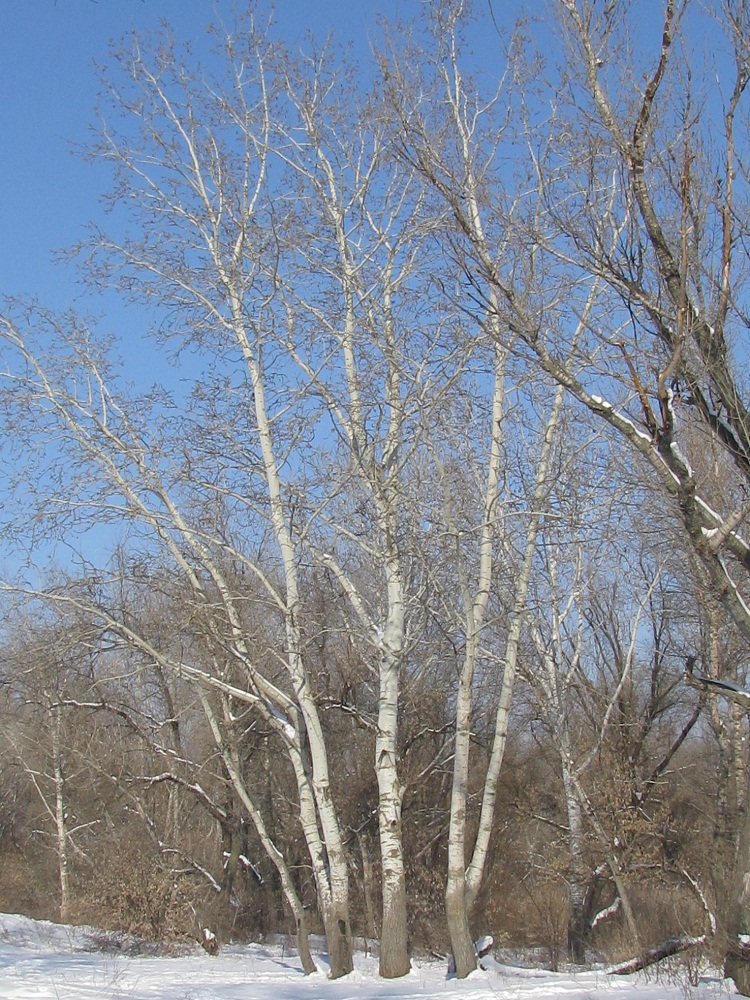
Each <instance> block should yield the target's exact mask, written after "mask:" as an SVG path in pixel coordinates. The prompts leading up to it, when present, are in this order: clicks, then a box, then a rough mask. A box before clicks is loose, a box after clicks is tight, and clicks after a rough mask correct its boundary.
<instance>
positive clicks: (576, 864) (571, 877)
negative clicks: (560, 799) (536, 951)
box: [562, 759, 588, 965]
mask: <svg viewBox="0 0 750 1000" xmlns="http://www.w3.org/2000/svg"><path fill="white" fill-rule="evenodd" d="M562 773H563V788H564V790H565V805H566V811H567V816H568V829H569V831H570V832H569V834H568V859H569V860H568V960H569V961H571V962H574V963H575V964H576V965H583V964H584V963H585V961H586V939H587V937H588V920H587V905H586V870H585V866H584V863H583V812H582V810H581V804H580V802H579V801H578V797H577V795H576V794H575V788H574V787H573V783H572V781H571V780H570V773H569V768H568V761H567V759H563V762H562Z"/></svg>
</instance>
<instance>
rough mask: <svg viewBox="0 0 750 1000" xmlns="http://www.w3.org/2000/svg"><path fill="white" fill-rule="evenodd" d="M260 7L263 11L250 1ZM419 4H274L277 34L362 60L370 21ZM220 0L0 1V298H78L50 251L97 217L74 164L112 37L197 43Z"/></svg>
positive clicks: (415, 0)
mask: <svg viewBox="0 0 750 1000" xmlns="http://www.w3.org/2000/svg"><path fill="white" fill-rule="evenodd" d="M259 6H260V8H261V9H263V10H268V9H270V6H271V5H270V4H267V3H263V2H261V3H260V5H259ZM420 8H421V2H420V0H282V2H280V3H277V4H276V11H277V20H278V22H279V32H280V34H282V35H283V36H285V37H286V38H288V39H293V38H295V37H302V36H304V34H305V33H306V32H307V31H308V30H312V31H313V32H315V33H316V34H317V35H325V34H327V33H328V31H330V30H333V31H334V33H335V35H336V37H337V38H338V39H340V40H341V41H351V42H352V44H353V45H354V46H355V51H356V52H357V53H358V54H360V56H361V58H362V59H367V57H368V37H371V35H372V32H373V30H374V27H375V24H376V19H377V16H378V14H380V13H383V12H387V13H388V15H389V16H391V15H393V16H403V17H411V16H413V15H414V14H418V13H419V11H420ZM231 9H232V5H231V4H230V3H229V2H226V0H218V2H214V0H0V94H2V99H1V100H0V135H1V136H2V158H1V162H2V167H1V168H0V169H1V170H2V182H1V183H0V220H1V221H0V293H1V294H4V295H8V294H9V295H20V294H24V295H36V296H38V297H39V298H40V299H41V300H42V301H43V303H44V304H46V305H49V306H52V307H65V306H67V305H69V304H71V302H72V301H73V299H74V298H75V296H76V295H77V294H78V293H77V290H76V287H75V283H74V274H73V272H72V270H71V269H70V268H66V267H61V266H60V265H58V264H54V263H53V261H52V256H53V252H54V251H55V250H59V249H62V248H65V247H68V246H70V245H71V244H73V243H74V242H75V241H76V240H77V239H79V238H80V237H81V236H82V235H83V225H84V224H85V222H86V221H87V220H89V219H91V218H92V217H95V216H96V214H97V211H98V205H97V196H98V195H99V194H100V193H102V192H103V191H104V190H105V188H106V174H105V173H104V172H103V171H102V170H100V169H98V168H96V167H92V166H91V165H87V164H85V163H84V162H82V160H81V159H80V158H78V157H76V156H74V155H73V154H72V152H71V144H75V143H80V142H83V141H84V140H85V139H86V136H87V130H88V128H89V125H90V123H91V122H92V120H93V109H94V102H95V97H96V91H97V79H96V72H95V68H94V63H95V62H96V61H100V62H101V61H103V60H104V59H105V57H106V55H107V49H108V44H109V41H110V40H111V39H115V40H116V39H118V38H120V37H121V36H122V35H123V34H124V33H125V32H127V31H129V30H131V29H136V30H138V31H148V30H150V29H153V28H156V27H158V25H159V23H160V22H161V21H162V20H167V21H169V22H170V23H171V24H172V25H173V27H174V29H175V31H176V32H177V34H178V36H180V37H185V38H197V37H200V35H201V33H202V28H203V27H204V26H205V25H206V24H207V23H208V22H210V21H211V20H213V19H214V18H215V16H216V13H217V12H218V14H219V15H220V16H221V15H227V14H229V13H230V11H231Z"/></svg>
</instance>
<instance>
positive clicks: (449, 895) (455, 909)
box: [445, 866, 477, 979]
mask: <svg viewBox="0 0 750 1000" xmlns="http://www.w3.org/2000/svg"><path fill="white" fill-rule="evenodd" d="M465 888H466V882H465V878H464V871H463V866H462V868H461V871H460V872H451V871H449V872H448V884H447V886H446V890H445V919H446V923H447V924H448V934H449V935H450V939H451V951H452V953H453V967H454V970H455V974H456V976H457V978H458V979H465V978H466V976H468V975H469V973H470V972H473V971H474V970H475V969H476V967H477V956H476V952H475V950H474V941H473V940H472V937H471V930H470V928H469V919H468V913H467V911H466V891H465Z"/></svg>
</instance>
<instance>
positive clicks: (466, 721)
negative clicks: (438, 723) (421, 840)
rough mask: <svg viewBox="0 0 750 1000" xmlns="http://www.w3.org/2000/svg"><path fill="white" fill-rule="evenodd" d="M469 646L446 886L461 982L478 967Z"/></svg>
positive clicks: (460, 695)
mask: <svg viewBox="0 0 750 1000" xmlns="http://www.w3.org/2000/svg"><path fill="white" fill-rule="evenodd" d="M468 645H469V644H468V643H467V653H466V657H465V660H464V669H463V670H462V674H461V677H460V679H459V686H458V694H457V698H456V743H455V755H454V759H453V786H452V789H451V813H450V826H449V830H448V879H447V882H446V886H445V919H446V923H447V924H448V934H449V935H450V939H451V950H452V952H453V965H454V968H455V973H456V976H457V978H458V979H464V978H465V977H466V976H468V975H469V973H470V972H473V971H474V969H476V967H477V958H476V954H475V952H474V940H473V938H472V936H471V928H470V927H469V914H468V911H467V905H466V902H467V901H466V797H467V786H468V780H469V748H470V739H471V701H472V695H471V684H472V679H473V675H474V669H473V665H474V658H473V656H470V651H469V649H468Z"/></svg>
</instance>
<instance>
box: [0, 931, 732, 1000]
mask: <svg viewBox="0 0 750 1000" xmlns="http://www.w3.org/2000/svg"><path fill="white" fill-rule="evenodd" d="M105 938H106V939H107V940H108V942H109V946H110V948H112V947H113V946H114V942H115V938H114V937H113V936H109V937H108V938H107V936H106V935H102V934H99V933H98V932H97V931H94V930H92V929H91V928H80V927H79V928H73V927H65V926H61V925H56V924H50V923H47V922H44V921H33V920H29V919H27V918H26V917H20V916H12V915H0V998H2V1000H32V998H33V1000H94V998H96V1000H328V998H330V1000H438V998H439V1000H443V998H455V997H462V998H465V1000H686V998H687V1000H707V998H715V1000H718V998H726V997H729V996H733V995H735V991H734V988H733V987H732V986H731V984H730V983H727V982H725V981H722V980H721V979H720V978H718V977H710V976H705V977H703V978H702V980H701V982H700V984H699V985H698V986H695V987H693V986H690V985H689V984H688V983H687V979H686V977H684V976H683V978H682V979H679V978H678V977H675V976H667V975H666V974H664V973H663V972H662V973H661V974H660V975H657V974H656V973H655V972H652V974H651V975H644V974H640V975H637V976H628V977H626V978H623V977H608V976H606V975H605V973H604V972H602V971H601V970H599V971H580V972H575V973H553V972H546V971H544V970H542V969H534V970H531V969H517V968H513V967H511V966H508V965H501V964H500V963H498V962H495V961H494V960H490V961H489V963H488V969H487V970H485V971H481V970H480V971H477V972H475V973H473V974H472V975H471V976H469V978H468V979H465V980H463V981H460V982H459V981H457V980H454V979H447V978H446V975H445V968H446V967H445V964H444V963H440V962H436V961H429V960H426V961H415V962H414V964H413V969H412V971H411V973H410V974H409V975H408V976H404V977H403V978H402V979H396V980H383V979H379V978H378V976H377V961H376V959H374V958H373V957H372V956H364V955H358V956H357V959H356V964H355V971H354V972H353V973H351V974H350V975H349V976H346V977H344V978H343V979H337V980H335V981H329V980H328V979H327V978H326V975H325V963H324V962H323V961H321V962H320V963H319V971H318V972H317V973H316V974H314V975H312V976H304V975H303V974H302V971H301V969H300V966H299V963H298V961H297V958H296V955H295V953H294V952H293V951H291V950H290V949H289V947H288V946H286V947H285V946H284V945H282V944H273V945H260V944H251V945H245V946H241V947H240V946H231V947H226V948H223V949H222V951H221V952H220V954H219V955H218V956H217V957H212V956H210V955H207V954H206V953H205V952H203V951H201V950H200V949H198V948H196V951H195V952H194V953H191V954H188V955H183V956H181V957H174V958H169V957H155V956H145V955H140V956H138V955H136V956H127V955H124V954H115V953H113V952H112V951H109V952H106V953H103V952H101V951H91V950H90V949H91V948H92V947H94V946H95V945H97V943H101V941H102V939H105Z"/></svg>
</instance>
